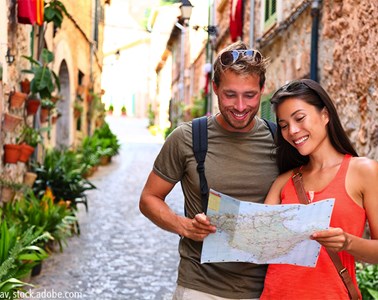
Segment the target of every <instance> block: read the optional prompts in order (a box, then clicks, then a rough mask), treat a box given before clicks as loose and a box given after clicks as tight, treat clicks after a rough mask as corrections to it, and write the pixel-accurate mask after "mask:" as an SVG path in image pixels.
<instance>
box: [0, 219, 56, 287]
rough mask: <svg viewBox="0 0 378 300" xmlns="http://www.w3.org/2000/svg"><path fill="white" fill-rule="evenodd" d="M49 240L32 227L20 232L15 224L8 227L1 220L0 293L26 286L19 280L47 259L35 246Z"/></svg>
mask: <svg viewBox="0 0 378 300" xmlns="http://www.w3.org/2000/svg"><path fill="white" fill-rule="evenodd" d="M8 221H9V220H8ZM49 238H50V235H49V233H48V232H42V230H41V229H38V228H36V227H34V226H29V227H28V228H27V229H26V230H22V229H21V227H19V226H17V224H12V225H10V226H9V227H8V222H7V220H6V219H4V220H2V223H1V225H0V292H6V291H8V292H13V291H17V290H21V289H22V287H23V286H25V285H27V283H24V282H22V281H20V279H21V278H24V277H25V276H26V275H27V274H28V273H29V272H30V271H31V269H32V268H33V267H34V266H35V265H36V264H37V263H39V262H40V261H42V260H43V259H46V258H47V257H48V254H47V252H46V251H45V250H43V249H42V248H41V247H38V246H37V245H36V244H38V243H39V242H40V241H45V240H47V239H49ZM10 294H12V293H10Z"/></svg>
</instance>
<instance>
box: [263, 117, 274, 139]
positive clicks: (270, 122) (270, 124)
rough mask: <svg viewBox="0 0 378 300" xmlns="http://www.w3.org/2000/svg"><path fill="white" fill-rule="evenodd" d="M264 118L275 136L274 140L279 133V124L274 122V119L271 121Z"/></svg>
mask: <svg viewBox="0 0 378 300" xmlns="http://www.w3.org/2000/svg"><path fill="white" fill-rule="evenodd" d="M263 120H264V122H265V123H266V125H268V128H269V131H270V133H271V134H272V137H273V140H274V138H275V136H276V133H277V124H276V123H274V122H272V121H269V120H267V119H264V118H263Z"/></svg>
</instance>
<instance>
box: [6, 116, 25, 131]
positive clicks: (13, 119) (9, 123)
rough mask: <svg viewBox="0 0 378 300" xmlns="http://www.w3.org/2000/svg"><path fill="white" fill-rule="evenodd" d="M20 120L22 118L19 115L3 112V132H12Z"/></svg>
mask: <svg viewBox="0 0 378 300" xmlns="http://www.w3.org/2000/svg"><path fill="white" fill-rule="evenodd" d="M22 121H23V118H21V117H19V116H16V115H13V114H9V113H5V114H4V120H3V130H4V131H5V132H13V131H14V130H15V129H16V127H17V126H18V125H19V124H20V123H21V122H22Z"/></svg>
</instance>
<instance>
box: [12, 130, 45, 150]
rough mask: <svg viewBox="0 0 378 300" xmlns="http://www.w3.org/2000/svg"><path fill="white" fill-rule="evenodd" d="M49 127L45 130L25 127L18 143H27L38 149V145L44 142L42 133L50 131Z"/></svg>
mask: <svg viewBox="0 0 378 300" xmlns="http://www.w3.org/2000/svg"><path fill="white" fill-rule="evenodd" d="M48 130H49V128H48V127H44V128H39V129H37V128H33V127H30V126H27V125H26V126H25V127H24V128H23V129H22V131H21V135H20V137H19V138H18V139H17V142H18V143H26V144H28V145H30V146H32V147H36V146H37V145H38V144H40V143H42V142H43V137H42V134H41V133H42V132H43V131H48Z"/></svg>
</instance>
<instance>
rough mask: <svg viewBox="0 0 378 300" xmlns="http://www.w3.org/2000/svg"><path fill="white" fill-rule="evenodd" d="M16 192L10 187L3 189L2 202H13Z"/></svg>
mask: <svg viewBox="0 0 378 300" xmlns="http://www.w3.org/2000/svg"><path fill="white" fill-rule="evenodd" d="M15 194H16V192H15V191H14V190H13V189H12V188H10V187H3V188H2V189H1V202H9V201H12V200H13V198H14V196H15Z"/></svg>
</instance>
